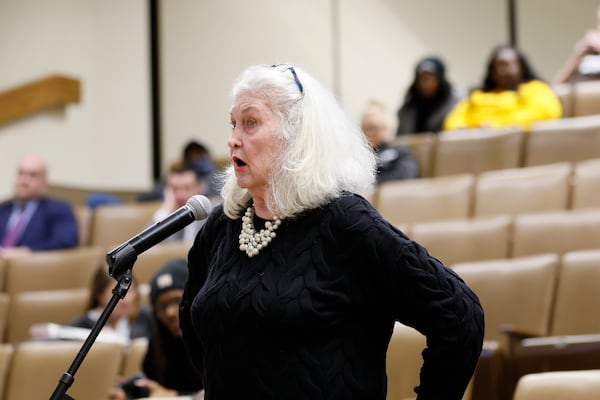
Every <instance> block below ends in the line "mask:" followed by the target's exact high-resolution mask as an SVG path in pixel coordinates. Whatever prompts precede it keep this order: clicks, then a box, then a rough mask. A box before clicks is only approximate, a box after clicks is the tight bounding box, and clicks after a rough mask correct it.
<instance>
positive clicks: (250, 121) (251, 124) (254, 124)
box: [246, 119, 256, 128]
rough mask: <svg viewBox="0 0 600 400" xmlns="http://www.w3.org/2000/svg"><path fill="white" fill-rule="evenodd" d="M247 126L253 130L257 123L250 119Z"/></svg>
mask: <svg viewBox="0 0 600 400" xmlns="http://www.w3.org/2000/svg"><path fill="white" fill-rule="evenodd" d="M246 125H248V127H249V128H252V127H254V126H256V121H255V120H253V119H249V120H248V121H247V122H246Z"/></svg>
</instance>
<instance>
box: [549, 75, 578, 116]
mask: <svg viewBox="0 0 600 400" xmlns="http://www.w3.org/2000/svg"><path fill="white" fill-rule="evenodd" d="M552 91H553V92H554V94H555V95H556V96H557V97H558V99H559V100H560V103H561V105H562V109H563V114H562V117H563V118H569V117H572V116H573V107H574V106H575V91H574V90H573V85H572V84H570V83H559V84H554V85H552Z"/></svg>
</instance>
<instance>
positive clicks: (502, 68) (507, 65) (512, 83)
mask: <svg viewBox="0 0 600 400" xmlns="http://www.w3.org/2000/svg"><path fill="white" fill-rule="evenodd" d="M492 78H493V79H494V82H496V86H497V87H498V89H499V90H515V89H516V86H517V85H518V84H519V83H521V81H522V80H523V71H522V70H521V63H520V62H519V57H518V55H517V52H516V51H514V50H513V49H502V50H500V51H499V52H498V54H497V55H496V58H495V59H494V61H493V62H492Z"/></svg>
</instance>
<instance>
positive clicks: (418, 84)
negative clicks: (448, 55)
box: [396, 57, 461, 135]
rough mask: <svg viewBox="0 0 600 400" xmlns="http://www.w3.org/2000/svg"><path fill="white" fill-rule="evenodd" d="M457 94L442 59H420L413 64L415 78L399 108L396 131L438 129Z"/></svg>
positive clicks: (458, 97)
mask: <svg viewBox="0 0 600 400" xmlns="http://www.w3.org/2000/svg"><path fill="white" fill-rule="evenodd" d="M460 97H461V96H460V95H459V93H458V92H457V91H456V90H455V89H454V88H453V86H452V85H451V84H450V82H449V81H448V80H447V79H446V66H445V65H444V63H443V62H442V60H440V59H439V58H437V57H426V58H424V59H422V60H421V61H419V62H418V63H417V66H416V67H415V76H414V79H413V81H412V83H411V85H410V86H409V88H408V90H407V91H406V95H405V96H404V103H403V104H402V106H401V107H400V109H399V110H398V113H397V116H398V128H397V130H396V135H404V134H410V133H425V132H438V131H440V130H441V129H442V124H443V122H444V118H445V117H446V115H447V114H448V113H449V112H450V110H451V109H452V107H453V106H454V105H455V104H456V102H457V101H458V100H459V99H460Z"/></svg>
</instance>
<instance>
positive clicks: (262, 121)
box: [180, 65, 484, 400]
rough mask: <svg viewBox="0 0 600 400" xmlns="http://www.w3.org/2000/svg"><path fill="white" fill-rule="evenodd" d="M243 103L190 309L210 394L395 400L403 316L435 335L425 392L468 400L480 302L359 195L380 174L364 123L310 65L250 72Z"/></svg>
mask: <svg viewBox="0 0 600 400" xmlns="http://www.w3.org/2000/svg"><path fill="white" fill-rule="evenodd" d="M232 95H233V101H232V106H231V110H230V115H231V126H232V132H231V135H230V137H229V139H228V146H229V149H230V157H231V167H230V168H229V169H228V171H227V174H228V175H227V177H226V178H225V182H224V186H223V189H222V191H221V193H222V196H223V202H222V203H220V204H219V205H217V206H216V207H215V208H214V209H213V211H212V212H211V213H210V215H209V217H208V219H207V220H206V223H205V224H204V225H203V227H202V228H201V229H200V231H199V232H198V235H197V236H196V239H195V241H194V243H193V245H192V248H191V249H190V251H189V254H188V268H189V278H188V280H187V283H186V286H185V289H184V292H183V297H182V299H181V305H180V324H181V330H182V333H183V339H184V343H185V345H186V347H187V349H188V351H189V355H190V358H191V359H192V361H193V362H194V364H195V365H196V366H197V367H198V368H199V369H200V370H202V372H203V377H204V378H203V380H204V386H205V392H204V398H205V399H206V400H215V399H238V398H240V399H241V398H246V399H261V400H267V399H286V400H304V399H306V400H309V399H310V400H321V399H353V400H356V399H369V400H384V399H385V398H386V387H387V379H388V377H387V376H386V350H387V346H388V343H389V340H390V337H391V334H392V330H393V326H394V324H395V321H399V322H402V323H404V324H405V325H408V326H411V327H414V328H416V329H417V330H418V331H419V332H421V333H422V334H423V335H425V336H426V337H427V348H426V349H425V350H424V352H423V365H422V370H421V377H420V384H419V385H418V387H417V388H416V392H417V398H418V399H419V400H428V399H436V400H440V399H441V400H458V399H461V397H462V395H463V393H464V391H465V388H466V387H467V384H468V383H469V380H470V378H471V376H472V374H473V372H474V370H475V366H476V364H477V361H478V359H479V355H480V352H481V348H482V343H483V334H484V315H483V310H482V307H481V305H480V303H479V300H478V298H477V296H476V295H475V293H473V292H472V291H471V290H470V289H469V288H468V287H467V285H466V284H465V283H464V281H463V280H462V279H461V278H460V277H459V276H457V275H456V274H455V273H454V272H453V271H451V270H450V269H449V268H446V267H445V266H444V265H443V264H442V263H441V262H440V261H439V260H437V259H436V258H434V257H432V256H431V255H429V254H428V252H427V250H426V249H425V248H423V247H422V246H421V245H419V244H418V243H416V242H414V241H412V240H410V239H409V238H408V237H407V236H406V235H404V234H403V233H402V232H401V231H399V230H398V229H397V228H395V227H394V226H393V225H391V224H390V223H388V222H387V221H385V220H384V219H383V218H382V216H381V215H380V214H379V213H378V212H377V210H375V209H374V208H373V206H372V205H371V204H370V203H369V202H368V201H367V200H365V198H363V197H362V196H360V193H365V192H368V191H369V190H370V189H371V188H372V185H373V184H374V177H375V156H374V153H373V150H372V149H371V147H370V146H369V144H368V142H367V141H366V139H365V136H364V135H363V133H362V132H361V130H360V128H359V127H358V126H357V125H356V124H353V123H351V122H349V120H348V118H347V116H346V115H345V113H344V112H343V110H342V108H341V107H340V105H339V104H338V102H337V101H336V99H335V97H334V95H333V94H332V93H331V92H330V91H328V90H327V89H325V88H324V86H322V85H321V84H320V83H319V82H318V81H317V80H316V79H315V78H313V77H312V76H311V75H310V74H308V73H307V72H305V71H304V70H302V69H300V68H297V67H293V66H289V65H256V66H250V67H248V68H246V69H245V70H244V71H243V72H242V74H241V76H240V77H239V78H238V80H237V82H236V83H235V85H234V87H233V90H232ZM389 379H394V377H393V376H390V377H389Z"/></svg>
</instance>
